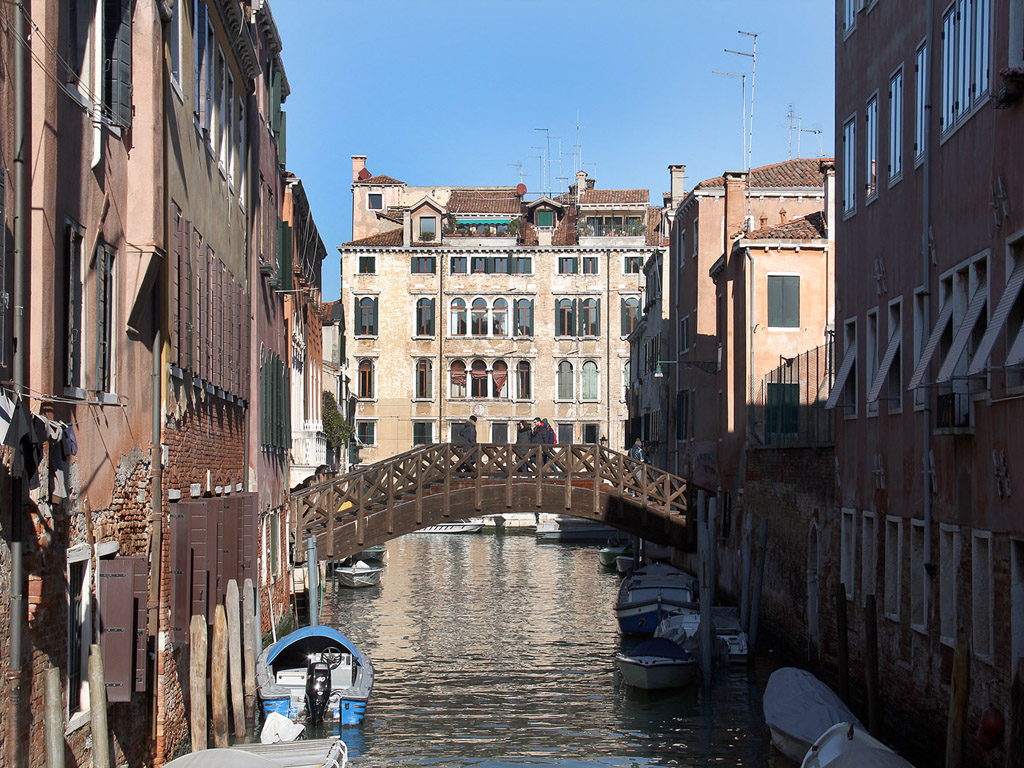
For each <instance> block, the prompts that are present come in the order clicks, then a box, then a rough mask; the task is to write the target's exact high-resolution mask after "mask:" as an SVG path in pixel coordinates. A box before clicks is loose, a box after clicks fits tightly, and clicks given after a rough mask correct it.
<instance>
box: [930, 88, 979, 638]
mask: <svg viewBox="0 0 1024 768" xmlns="http://www.w3.org/2000/svg"><path fill="white" fill-rule="evenodd" d="M989 87H991V85H990V86H989ZM991 100H992V96H991V95H990V94H989V93H985V94H984V95H982V96H981V97H979V98H978V100H977V101H976V102H975V103H974V105H973V106H972V107H971V108H970V109H969V110H967V111H966V112H964V113H963V114H962V115H960V116H959V117H954V118H953V127H952V128H946V129H942V128H940V129H939V146H940V147H941V146H942V145H943V144H945V143H946V142H947V141H949V140H950V139H951V138H953V136H954V135H955V134H956V133H957V132H958V131H959V130H960V129H961V128H963V127H964V126H965V125H967V123H969V122H971V118H973V117H974V116H975V115H976V114H978V112H980V111H981V110H982V108H983V107H984V106H985V105H986V104H988V103H989V102H990V101H991ZM979 658H980V657H979Z"/></svg>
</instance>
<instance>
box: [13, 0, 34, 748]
mask: <svg viewBox="0 0 1024 768" xmlns="http://www.w3.org/2000/svg"><path fill="white" fill-rule="evenodd" d="M23 3H24V5H23V7H16V8H15V9H14V37H15V43H14V50H13V52H12V55H13V56H14V174H13V176H14V297H13V298H14V322H13V324H12V328H11V330H12V336H13V341H14V360H13V361H12V362H13V364H14V367H13V370H12V378H13V382H14V389H15V392H17V393H18V394H19V395H20V394H21V392H22V391H23V390H24V386H25V361H26V353H27V349H26V347H27V346H28V344H27V342H28V339H27V338H26V337H25V309H26V307H25V304H26V300H27V298H28V297H27V295H26V294H27V290H26V289H27V287H28V275H27V271H28V256H27V248H28V194H27V191H26V189H25V186H26V182H27V181H28V175H27V171H28V168H27V165H28V151H29V145H28V140H27V139H28V137H27V135H26V134H27V130H26V123H27V120H26V114H25V107H26V99H25V84H26V82H25V81H26V77H27V74H28V73H27V70H26V66H25V56H26V55H27V52H26V50H25V47H26V44H27V41H26V39H25V14H26V13H27V12H28V11H29V6H30V0H23ZM11 492H12V495H13V499H12V503H11V600H10V612H11V615H10V626H11V647H10V668H9V672H8V677H9V689H10V701H11V717H10V722H9V724H8V726H9V729H10V733H9V735H8V738H9V739H10V741H9V744H10V750H11V758H12V759H11V760H10V764H11V765H12V766H16V765H18V764H19V762H21V761H19V760H18V759H17V758H19V757H24V756H25V755H24V746H23V745H21V739H20V734H19V732H18V731H19V726H20V724H21V722H22V717H23V715H22V711H21V661H22V649H21V641H22V618H23V616H24V611H25V603H24V594H23V592H22V582H23V581H24V579H25V572H24V568H23V565H22V541H21V537H22V529H23V520H22V515H23V510H22V503H21V496H22V488H21V480H20V479H19V478H14V479H13V480H12V483H11Z"/></svg>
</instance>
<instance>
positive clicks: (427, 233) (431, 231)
mask: <svg viewBox="0 0 1024 768" xmlns="http://www.w3.org/2000/svg"><path fill="white" fill-rule="evenodd" d="M436 235H437V218H436V217H434V216H420V240H427V241H430V240H433V239H434V237H435V236H436Z"/></svg>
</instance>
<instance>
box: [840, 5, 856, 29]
mask: <svg viewBox="0 0 1024 768" xmlns="http://www.w3.org/2000/svg"><path fill="white" fill-rule="evenodd" d="M857 2H858V0H843V32H850V31H851V30H853V28H854V27H855V26H856V25H857Z"/></svg>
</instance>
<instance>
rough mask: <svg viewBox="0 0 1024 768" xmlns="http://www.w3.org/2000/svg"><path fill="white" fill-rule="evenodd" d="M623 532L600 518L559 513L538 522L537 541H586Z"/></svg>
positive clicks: (606, 537) (612, 536)
mask: <svg viewBox="0 0 1024 768" xmlns="http://www.w3.org/2000/svg"><path fill="white" fill-rule="evenodd" d="M621 535H622V534H621V533H619V531H617V530H616V529H615V528H612V527H611V526H610V525H605V524H604V523H602V522H600V521H598V520H590V519H588V518H585V517H573V516H572V515H557V516H556V517H555V519H554V520H548V521H545V522H540V523H538V524H537V541H540V542H551V541H557V542H567V543H585V542H599V541H608V540H609V539H615V538H616V537H618V536H621Z"/></svg>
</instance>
